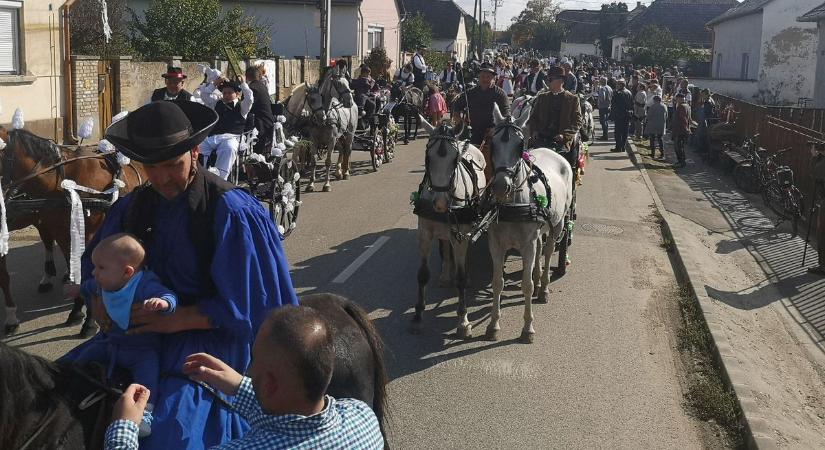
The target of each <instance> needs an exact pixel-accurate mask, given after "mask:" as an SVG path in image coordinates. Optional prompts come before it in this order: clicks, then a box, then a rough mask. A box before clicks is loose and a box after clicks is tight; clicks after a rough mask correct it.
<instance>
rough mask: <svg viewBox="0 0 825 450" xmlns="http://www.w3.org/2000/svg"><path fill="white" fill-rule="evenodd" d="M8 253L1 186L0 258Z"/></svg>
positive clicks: (7, 236)
mask: <svg viewBox="0 0 825 450" xmlns="http://www.w3.org/2000/svg"><path fill="white" fill-rule="evenodd" d="M8 253H9V225H8V223H7V222H6V200H5V198H3V186H2V185H0V256H6V255H7V254H8Z"/></svg>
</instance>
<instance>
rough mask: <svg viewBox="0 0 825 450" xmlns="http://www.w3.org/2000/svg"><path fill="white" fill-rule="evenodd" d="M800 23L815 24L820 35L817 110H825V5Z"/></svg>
mask: <svg viewBox="0 0 825 450" xmlns="http://www.w3.org/2000/svg"><path fill="white" fill-rule="evenodd" d="M797 20H798V21H799V22H807V23H815V24H816V28H817V34H818V41H817V49H816V69H815V71H814V72H815V73H816V78H815V79H814V95H813V98H814V101H813V106H814V107H815V108H825V3H823V4H821V5H819V6H817V7H816V8H814V9H812V10H810V11H808V12H807V13H805V14H804V15H802V17H800V18H799V19H797Z"/></svg>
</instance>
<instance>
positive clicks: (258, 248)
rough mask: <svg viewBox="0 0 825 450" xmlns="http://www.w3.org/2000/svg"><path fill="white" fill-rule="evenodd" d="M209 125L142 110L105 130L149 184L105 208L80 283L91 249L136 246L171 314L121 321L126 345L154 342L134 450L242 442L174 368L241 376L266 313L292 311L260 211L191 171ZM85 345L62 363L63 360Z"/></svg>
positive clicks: (173, 107) (173, 108)
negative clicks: (148, 397) (209, 365)
mask: <svg viewBox="0 0 825 450" xmlns="http://www.w3.org/2000/svg"><path fill="white" fill-rule="evenodd" d="M217 120H218V115H217V114H216V113H215V112H214V111H213V110H212V109H211V108H208V107H206V106H203V105H201V104H198V103H195V102H153V103H150V104H147V105H145V106H143V107H141V108H139V109H137V110H135V111H133V112H132V113H131V114H129V115H128V116H127V117H126V118H125V119H122V120H120V121H118V122H115V123H113V124H112V125H111V126H110V127H109V128H108V129H107V130H106V139H108V140H109V141H110V142H112V143H113V144H114V145H115V146H116V147H117V148H118V150H119V151H121V152H122V153H124V154H125V155H126V156H128V157H130V158H132V159H133V160H135V161H138V162H141V163H143V165H144V167H145V169H146V174H147V176H148V181H149V183H148V184H147V185H146V186H143V187H141V188H138V189H137V190H135V191H134V192H132V193H131V194H129V195H127V196H125V197H123V198H121V199H120V200H119V201H118V202H117V203H115V204H114V205H112V208H111V210H110V211H109V213H108V214H107V216H106V220H105V221H104V223H103V226H102V227H101V228H100V230H99V231H98V232H97V234H96V235H95V237H94V239H92V241H91V242H90V243H89V245H88V248H87V250H86V253H85V254H84V257H83V279H88V278H89V277H90V276H91V272H92V269H93V263H92V261H91V259H90V255H91V252H92V251H93V250H94V249H95V247H96V246H97V245H98V243H99V242H100V241H101V239H104V238H106V237H107V236H110V235H112V234H115V233H121V232H127V233H131V234H132V235H134V236H136V237H137V238H138V239H139V240H140V241H141V243H142V244H143V245H144V247H145V249H146V261H145V263H146V266H147V268H149V269H151V270H152V271H153V272H154V273H155V274H157V275H158V277H159V278H160V279H161V282H162V283H163V285H164V286H167V287H169V288H170V289H171V290H172V291H174V292H175V293H176V294H177V297H178V306H177V309H176V311H175V312H174V313H173V314H168V315H163V314H161V313H159V312H154V311H144V310H142V309H141V308H135V309H133V310H132V315H131V318H130V324H129V331H128V332H129V333H132V334H138V333H147V332H155V333H161V334H163V337H162V347H161V348H160V349H159V351H160V375H161V378H160V382H159V383H158V391H159V392H157V397H156V398H157V402H156V404H155V408H154V411H153V415H154V419H153V422H152V435H151V436H149V437H148V438H146V439H144V440H142V441H141V448H143V449H168V448H175V449H202V448H205V447H209V446H213V445H219V444H222V443H224V442H228V441H230V440H232V439H236V438H238V437H240V436H242V435H243V434H244V432H245V431H246V430H247V429H248V428H249V426H248V425H247V423H246V421H244V420H243V418H242V417H241V416H240V414H239V413H238V412H236V411H232V410H229V409H228V408H225V407H224V406H223V405H222V404H221V402H220V401H218V400H217V399H216V397H215V396H214V395H212V394H210V393H209V392H207V391H206V390H205V389H204V388H203V387H201V386H199V385H197V384H194V383H192V382H191V381H190V380H189V379H188V378H187V377H186V376H184V375H182V374H181V368H182V367H183V363H184V362H185V360H186V358H187V357H188V356H189V355H191V354H194V353H200V352H208V353H210V354H212V355H214V356H215V357H217V358H218V359H220V360H222V361H224V362H226V364H227V365H229V366H230V367H232V368H233V369H234V370H236V371H238V372H245V371H246V369H247V366H248V365H249V363H250V357H251V352H252V344H253V340H254V337H255V335H256V333H257V332H258V328H259V327H260V326H261V323H262V322H263V320H264V318H265V317H266V316H267V313H268V312H269V311H270V310H272V309H274V308H277V307H280V306H282V305H287V304H292V305H297V304H298V300H297V297H296V295H295V291H294V289H293V287H292V280H291V279H290V276H289V267H288V265H287V261H286V256H285V255H284V251H283V248H282V247H281V236H280V235H279V234H278V230H277V228H275V225H274V223H273V222H272V220H271V219H270V218H269V216H268V214H267V213H266V211H265V210H264V209H263V207H262V206H261V204H260V202H258V201H257V200H256V199H255V198H253V197H251V196H250V195H249V194H247V193H246V192H245V191H243V190H241V189H236V188H235V186H234V185H232V184H230V183H228V182H226V181H224V180H222V179H220V178H219V177H217V176H215V175H213V174H211V173H209V172H207V171H206V170H204V169H203V167H200V166H199V165H198V163H197V161H198V153H199V144H200V143H201V142H202V141H203V140H204V139H205V137H206V136H208V135H209V132H210V131H211V130H212V128H213V127H214V126H215V123H216V122H217ZM98 302H99V300H97V299H96V300H95V301H93V302H92V303H93V305H92V308H91V311H92V314H93V316H94V317H95V319H96V320H97V321H98V323H100V324H101V328H103V329H104V330H105V329H107V327H108V324H109V323H111V320H110V319H109V318H108V317H107V316H106V314H105V308H102V307H100V306H99V304H98ZM95 305H97V306H98V307H95ZM98 336H99V335H98ZM95 339H97V336H96V337H94V338H92V339H91V340H90V341H88V342H86V343H84V344H81V345H80V346H79V347H78V348H76V349H75V350H72V351H71V352H69V353H68V354H67V355H66V356H64V358H63V359H64V360H68V361H71V360H74V358H75V355H76V354H77V353H78V352H80V351H82V349H83V348H84V347H85V346H87V345H94V341H95ZM154 397H155V396H154V395H153V398H154Z"/></svg>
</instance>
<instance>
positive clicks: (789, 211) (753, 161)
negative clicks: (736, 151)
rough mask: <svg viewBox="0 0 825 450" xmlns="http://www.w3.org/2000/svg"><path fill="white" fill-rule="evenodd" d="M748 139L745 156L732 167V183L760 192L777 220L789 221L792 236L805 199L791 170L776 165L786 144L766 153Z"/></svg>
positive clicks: (785, 150)
mask: <svg viewBox="0 0 825 450" xmlns="http://www.w3.org/2000/svg"><path fill="white" fill-rule="evenodd" d="M758 136H759V135H756V136H754V137H753V138H751V139H749V140H748V141H746V142H745V144H744V145H743V148H744V149H745V151H746V152H747V154H746V157H747V160H746V161H743V162H741V163H739V164H738V165H737V166H736V169H735V170H734V173H733V174H734V181H735V182H736V185H737V186H739V187H740V188H742V189H743V190H745V191H746V192H750V193H761V194H762V200H763V201H764V202H765V205H766V206H767V207H768V208H770V210H771V211H773V212H774V214H776V215H777V216H779V219H780V220H779V222H778V223H777V224H776V225H777V226H778V225H779V224H781V223H782V222H784V221H786V220H787V221H790V222H791V227H792V229H793V236H797V235H798V234H799V221H800V220H801V219H802V214H803V213H804V211H805V199H804V196H803V195H802V192H800V191H799V189H798V188H797V187H796V186H795V185H794V176H793V170H792V169H791V168H790V167H788V166H783V165H780V159H781V157H782V155H783V154H784V153H786V152H787V151H788V150H790V148H786V149H782V150H779V151H777V152H776V153H774V154H773V155H769V156H766V155H765V154H766V153H767V152H766V150H765V149H763V148H761V147H759V146H758V145H757V144H756V141H755V139H756V138H758Z"/></svg>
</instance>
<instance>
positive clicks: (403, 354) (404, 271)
mask: <svg viewBox="0 0 825 450" xmlns="http://www.w3.org/2000/svg"><path fill="white" fill-rule="evenodd" d="M608 150H609V146H608V145H607V144H606V143H605V144H600V145H594V146H591V158H590V161H589V165H588V167H587V173H586V175H585V177H584V184H583V185H582V186H580V188H579V189H580V190H579V194H578V211H579V217H578V221H577V223H576V231H575V234H574V243H573V246H572V248H571V257H572V265H571V266H570V267H569V270H568V272H567V275H566V276H564V277H563V278H561V279H557V280H555V281H553V283H552V286H551V288H552V290H551V297H550V302H549V304H546V305H537V306H535V307H534V314H535V316H536V320H535V322H534V326H535V329H536V333H537V334H536V338H535V343H533V344H531V345H528V344H522V343H520V342H519V341H518V337H519V334H520V332H521V326H522V314H523V301H522V299H521V298H520V297H521V290H520V288H519V279H520V275H519V274H518V271H519V267H520V262H519V261H518V259H517V257H516V256H515V255H511V256H510V257H509V259H508V263H507V270H506V275H505V281H506V285H505V293H504V296H503V305H502V314H503V317H502V322H501V326H502V330H501V333H500V339H501V340H500V341H498V342H489V341H486V340H484V339H483V331H484V327H486V324H487V321H488V320H489V308H490V297H491V292H490V288H489V278H490V261H489V253H488V251H487V247H486V241H485V240H484V239H482V240H481V241H479V243H477V244H476V245H475V246H474V248H473V249H472V250H471V273H470V282H471V288H472V289H471V292H470V296H471V297H472V298H474V300H473V301H472V302H471V314H470V319H471V321H472V322H473V325H474V334H475V335H476V337H475V338H474V339H471V340H469V341H462V340H457V339H456V337H455V334H454V333H455V326H456V324H457V319H456V308H455V290H453V289H448V288H439V287H437V286H436V281H435V279H437V275H436V271H437V270H438V262H439V261H438V257H437V252H435V251H434V252H433V258H432V259H431V269H432V272H433V277H432V279H433V280H434V281H433V282H432V283H431V289H430V290H429V303H428V307H427V311H426V315H425V323H424V326H423V327H422V332H421V333H420V334H417V335H415V334H411V333H410V332H409V328H410V326H409V324H410V320H411V317H412V307H413V305H414V303H415V300H416V295H417V282H416V271H417V266H418V257H417V250H416V247H417V243H416V239H417V238H416V229H415V228H416V224H417V221H416V217H415V216H414V215H413V214H412V207H411V206H410V205H409V197H410V192H411V191H413V190H415V189H416V188H417V186H418V183H419V182H420V180H421V178H422V175H423V162H424V153H423V151H424V141H423V140H421V139H419V140H418V141H414V142H413V143H411V144H410V145H407V146H404V145H401V146H400V147H399V148H398V150H397V153H396V154H397V157H396V159H395V160H394V161H393V162H392V163H391V164H387V165H384V166H382V167H381V169H380V170H379V171H378V173H372V170H371V168H370V167H369V163H368V157H367V154H366V153H364V152H356V153H355V155H354V156H353V160H354V171H353V176H352V177H351V179H350V180H347V181H334V182H333V185H332V192H328V193H325V192H315V193H311V194H303V196H302V200H303V201H304V203H303V205H302V206H301V211H300V218H299V224H298V228H297V230H296V231H295V232H294V233H293V234H292V235H291V236H290V237H289V238H288V239H287V241H286V242H285V247H286V251H287V254H288V258H289V261H290V264H291V269H292V275H293V279H294V283H295V286H296V288H297V290H298V292H299V293H301V294H307V293H314V292H335V293H338V294H342V295H345V296H348V297H349V298H351V299H353V300H355V301H357V302H358V303H360V304H361V305H362V306H363V307H364V308H365V309H367V310H368V311H369V312H370V313H371V316H372V317H373V318H374V320H375V323H376V325H377V327H378V328H379V330H380V331H381V333H382V335H383V337H384V339H385V341H386V344H387V358H388V367H389V372H390V378H391V380H392V381H391V384H390V389H389V392H390V401H391V405H390V406H391V414H392V417H391V420H392V421H391V426H390V430H391V439H390V442H391V444H392V446H393V447H394V448H398V449H498V448H501V449H505V448H506V449H537V448H588V449H591V448H634V449H635V448H680V449H685V448H701V447H703V446H704V444H703V440H702V431H701V427H700V425H699V424H698V422H697V421H696V420H695V419H693V418H691V417H690V416H689V415H688V414H687V412H686V411H685V410H684V408H683V406H682V404H683V393H682V389H683V388H682V383H681V378H680V375H679V373H680V370H679V361H678V357H677V356H676V354H675V350H674V347H675V339H676V336H675V334H676V333H675V327H676V326H677V324H678V307H677V305H676V300H675V298H674V296H673V293H674V292H675V291H676V281H675V277H674V274H673V271H672V268H671V266H670V263H669V261H668V257H667V254H666V252H665V250H664V249H663V248H662V246H661V245H660V236H659V231H658V226H657V224H656V222H655V219H654V217H653V215H652V203H653V202H652V198H651V196H650V193H649V192H648V190H647V189H646V187H645V185H644V183H643V182H642V179H641V176H640V174H639V173H638V171H637V170H636V169H635V168H634V166H633V165H632V163H631V162H630V161H629V159H628V158H627V156H626V155H625V154H624V153H610V152H609V151H608ZM316 187H318V188H319V189H318V190H319V191H320V187H321V183H319V184H318V185H317V186H316ZM13 246H14V248H13V249H12V251H11V253H10V255H9V267H10V270H11V271H12V283H13V292H14V296H15V298H16V300H17V301H18V302H19V303H20V305H21V308H20V310H21V311H22V312H21V313H19V315H20V316H21V319H22V320H24V321H25V322H24V323H23V325H22V326H21V329H20V332H19V333H18V334H17V335H15V336H11V337H8V338H6V339H5V341H6V342H9V343H10V344H12V345H16V346H19V347H22V348H24V349H26V350H27V351H30V352H32V353H36V354H40V355H43V356H46V357H49V358H54V357H57V356H59V355H61V354H63V353H65V351H66V350H68V349H70V348H71V347H73V346H74V345H77V344H78V343H80V342H81V341H80V340H78V339H75V338H74V335H75V334H76V333H77V331H78V328H77V327H72V328H64V327H62V326H61V324H62V322H63V320H64V319H65V316H66V314H67V312H68V310H69V306H68V305H66V302H65V301H63V300H61V299H60V297H61V296H60V295H59V294H58V293H57V292H52V293H49V294H37V293H36V288H37V281H38V280H39V278H40V275H41V269H40V267H41V266H42V250H41V246H40V245H39V244H37V243H36V242H34V236H33V235H32V234H31V232H24V233H17V234H15V236H14V238H13ZM554 259H555V258H554ZM63 267H64V265H63V264H61V263H59V264H58V270H60V271H62V270H63ZM2 314H4V313H3V312H2V309H0V316H2Z"/></svg>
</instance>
